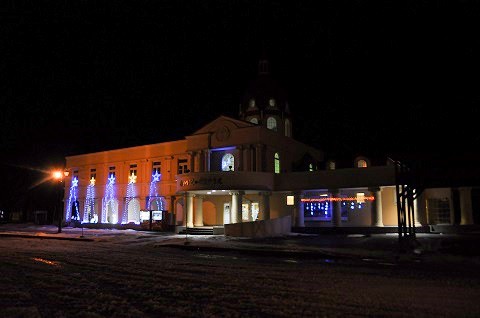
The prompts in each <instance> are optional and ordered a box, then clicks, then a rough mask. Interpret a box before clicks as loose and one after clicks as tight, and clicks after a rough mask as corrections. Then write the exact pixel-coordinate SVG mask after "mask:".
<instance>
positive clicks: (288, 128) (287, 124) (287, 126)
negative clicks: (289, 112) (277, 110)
mask: <svg viewBox="0 0 480 318" xmlns="http://www.w3.org/2000/svg"><path fill="white" fill-rule="evenodd" d="M285 136H287V137H292V123H291V122H290V119H288V118H287V119H285Z"/></svg>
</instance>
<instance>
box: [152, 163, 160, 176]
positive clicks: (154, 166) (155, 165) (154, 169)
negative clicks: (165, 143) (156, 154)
mask: <svg viewBox="0 0 480 318" xmlns="http://www.w3.org/2000/svg"><path fill="white" fill-rule="evenodd" d="M156 173H157V174H161V173H162V163H161V162H160V161H154V162H153V163H152V175H154V174H156Z"/></svg>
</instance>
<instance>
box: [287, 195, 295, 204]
mask: <svg viewBox="0 0 480 318" xmlns="http://www.w3.org/2000/svg"><path fill="white" fill-rule="evenodd" d="M287 205H295V197H294V196H293V195H287Z"/></svg>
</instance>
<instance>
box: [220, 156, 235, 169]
mask: <svg viewBox="0 0 480 318" xmlns="http://www.w3.org/2000/svg"><path fill="white" fill-rule="evenodd" d="M234 169H235V158H234V157H233V155H232V154H231V153H226V154H225V155H223V157H222V171H233V170H234Z"/></svg>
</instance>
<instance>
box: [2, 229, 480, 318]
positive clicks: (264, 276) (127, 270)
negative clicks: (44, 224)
mask: <svg viewBox="0 0 480 318" xmlns="http://www.w3.org/2000/svg"><path fill="white" fill-rule="evenodd" d="M71 231H73V230H71ZM65 232H69V233H62V234H57V235H64V236H65V237H67V236H68V235H72V232H70V230H68V229H67V230H66V231H65ZM84 234H86V235H85V237H87V238H93V240H91V241H70V240H53V239H39V238H34V239H32V238H20V237H0V273H1V274H2V275H1V276H0V286H2V288H1V289H0V306H1V308H2V311H1V314H0V316H1V317H412V316H415V317H439V316H440V317H478V316H480V304H479V303H478V299H479V297H480V277H479V274H478V267H473V266H472V267H469V266H465V267H463V268H462V267H455V268H454V269H455V270H452V268H451V267H442V266H440V267H434V268H433V267H430V266H428V264H424V263H418V262H409V263H404V264H402V263H386V264H382V263H378V262H365V261H364V262H362V261H359V262H353V261H352V262H350V261H342V260H336V259H325V258H318V259H316V258H309V259H304V258H295V257H290V256H289V257H286V256H282V255H280V256H278V255H270V254H268V253H265V255H259V254H245V253H241V252H236V251H224V252H221V251H209V250H201V249H199V250H195V249H191V250H186V249H182V248H174V247H169V246H168V244H169V243H174V242H175V243H178V244H179V245H183V244H184V243H185V236H184V235H162V234H154V235H152V234H150V233H147V232H145V233H138V232H135V231H123V232H119V231H118V230H88V233H85V232H84ZM73 235H77V233H73ZM359 239H362V238H359ZM187 240H190V242H191V244H192V245H194V246H195V244H197V243H198V242H199V241H204V242H212V241H213V242H222V243H225V244H226V243H231V244H236V243H235V242H238V240H235V239H232V238H226V237H223V236H213V237H208V236H199V237H190V235H189V236H188V237H187ZM240 241H242V243H248V244H253V242H251V240H240ZM360 242H361V241H360ZM167 243H168V244H167ZM264 243H265V244H267V243H270V240H267V242H264ZM260 247H261V246H260ZM457 265H458V264H457Z"/></svg>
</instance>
